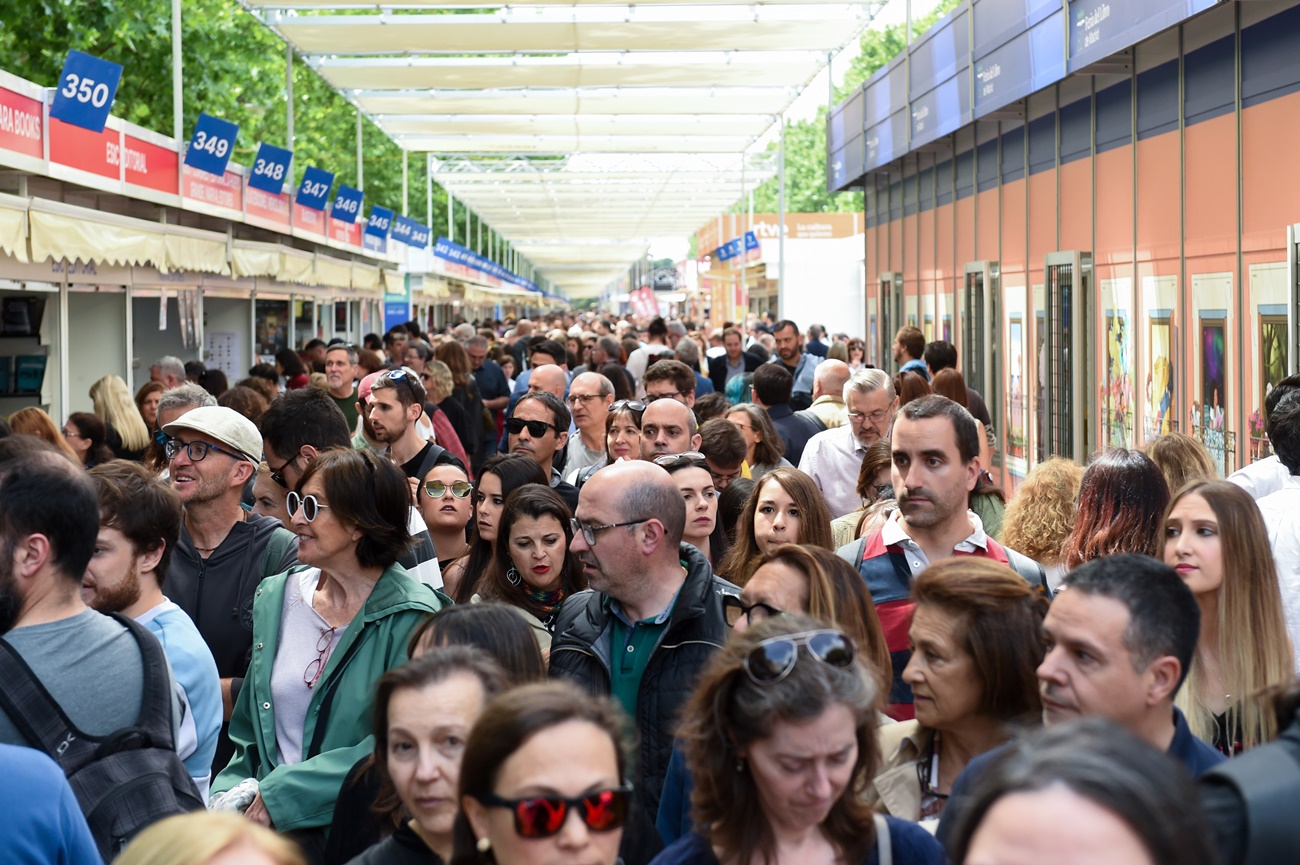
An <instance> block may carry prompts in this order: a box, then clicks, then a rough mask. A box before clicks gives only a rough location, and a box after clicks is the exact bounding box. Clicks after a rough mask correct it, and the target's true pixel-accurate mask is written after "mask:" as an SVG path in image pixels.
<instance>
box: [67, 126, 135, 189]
mask: <svg viewBox="0 0 1300 865" xmlns="http://www.w3.org/2000/svg"><path fill="white" fill-rule="evenodd" d="M121 141H122V134H121V133H120V132H119V131H118V130H116V129H114V128H112V126H105V127H104V131H103V132H91V131H90V130H89V129H82V128H81V127H80V126H73V125H72V124H71V123H64V122H63V121H62V120H58V119H56V118H53V117H51V118H50V162H54V163H57V164H59V165H66V166H67V167H68V168H77V169H80V170H81V171H88V172H90V173H91V174H98V175H99V176H100V177H107V178H109V179H111V180H119V179H120V175H121V170H120V169H119V168H118V164H117V162H118V150H119V149H120V147H121V144H120V142H121Z"/></svg>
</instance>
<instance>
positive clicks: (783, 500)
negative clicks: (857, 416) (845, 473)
mask: <svg viewBox="0 0 1300 865" xmlns="http://www.w3.org/2000/svg"><path fill="white" fill-rule="evenodd" d="M832 543H833V542H832V540H831V515H830V511H828V510H827V509H826V501H825V499H823V498H822V494H821V490H819V489H817V486H816V484H814V483H813V482H812V478H810V477H808V475H806V474H804V473H803V472H801V471H799V470H798V469H773V470H772V471H770V472H768V473H767V474H766V475H764V476H763V480H762V481H761V482H759V483H756V484H755V485H754V489H753V491H752V492H751V493H750V494H749V498H748V499H747V500H746V502H745V509H744V511H743V512H742V513H741V515H740V520H739V522H738V523H737V528H736V540H735V543H734V544H733V545H732V547H731V549H730V550H728V551H727V555H726V558H724V559H723V560H722V564H721V566H720V567H718V568H717V572H718V574H719V575H721V576H723V577H725V578H726V579H728V580H731V582H733V583H735V584H736V585H738V586H743V585H745V583H746V582H747V581H748V580H749V578H750V576H752V575H753V573H754V571H756V570H758V566H759V565H760V564H762V561H763V556H764V555H766V554H767V553H768V552H770V551H771V550H774V549H776V548H777V547H779V546H780V545H781V544H802V545H804V546H815V547H823V548H824V549H830V548H831V544H832Z"/></svg>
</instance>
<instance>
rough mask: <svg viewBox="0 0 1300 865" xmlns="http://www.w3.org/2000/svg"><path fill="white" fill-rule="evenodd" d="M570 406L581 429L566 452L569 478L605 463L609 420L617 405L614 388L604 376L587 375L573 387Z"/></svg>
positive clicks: (579, 379) (571, 439) (573, 437)
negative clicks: (613, 407) (607, 422)
mask: <svg viewBox="0 0 1300 865" xmlns="http://www.w3.org/2000/svg"><path fill="white" fill-rule="evenodd" d="M566 402H567V403H568V404H569V411H570V413H572V415H573V425H574V426H576V427H577V428H578V434H577V435H571V436H569V443H568V445H566V446H565V449H564V471H565V474H566V475H567V474H572V473H573V472H575V471H581V470H582V469H585V468H587V467H588V466H594V465H597V464H599V463H603V462H604V461H605V418H606V417H608V416H609V407H610V405H612V404H613V402H614V385H613V384H612V383H611V382H610V380H609V379H607V378H605V377H604V376H603V375H601V374H600V373H596V372H584V373H582V374H581V375H579V376H577V377H575V378H574V379H573V383H572V384H570V385H569V398H568V399H567V400H566Z"/></svg>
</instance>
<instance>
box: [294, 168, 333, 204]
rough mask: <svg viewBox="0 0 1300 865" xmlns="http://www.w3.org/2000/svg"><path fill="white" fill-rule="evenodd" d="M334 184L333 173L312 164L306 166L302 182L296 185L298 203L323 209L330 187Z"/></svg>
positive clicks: (327, 199)
mask: <svg viewBox="0 0 1300 865" xmlns="http://www.w3.org/2000/svg"><path fill="white" fill-rule="evenodd" d="M333 185H334V174H333V172H330V171H324V170H322V169H319V168H317V167H316V166H314V165H310V166H308V167H307V170H306V171H304V172H303V174H302V183H301V184H299V186H298V203H299V204H301V205H302V206H303V207H310V208H311V209H312V210H324V209H325V202H327V201H329V197H330V187H331V186H333Z"/></svg>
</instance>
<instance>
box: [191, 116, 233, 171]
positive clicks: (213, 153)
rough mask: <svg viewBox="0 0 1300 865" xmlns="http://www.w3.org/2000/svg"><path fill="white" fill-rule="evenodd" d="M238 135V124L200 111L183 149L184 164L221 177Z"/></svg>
mask: <svg viewBox="0 0 1300 865" xmlns="http://www.w3.org/2000/svg"><path fill="white" fill-rule="evenodd" d="M238 135H239V126H237V125H236V124H234V123H231V122H230V121H229V120H222V119H221V118H219V117H213V116H212V115H210V114H202V113H200V114H199V119H198V121H197V122H196V123H195V124H194V134H193V135H192V136H191V137H190V146H189V148H188V149H187V150H186V151H185V164H186V165H188V166H190V167H191V168H197V169H198V170H199V171H206V172H207V173H208V174H215V175H216V176H217V177H221V176H222V175H223V174H225V173H226V165H228V164H229V163H230V154H231V153H233V152H234V150H235V138H236V137H237V136H238Z"/></svg>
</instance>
